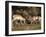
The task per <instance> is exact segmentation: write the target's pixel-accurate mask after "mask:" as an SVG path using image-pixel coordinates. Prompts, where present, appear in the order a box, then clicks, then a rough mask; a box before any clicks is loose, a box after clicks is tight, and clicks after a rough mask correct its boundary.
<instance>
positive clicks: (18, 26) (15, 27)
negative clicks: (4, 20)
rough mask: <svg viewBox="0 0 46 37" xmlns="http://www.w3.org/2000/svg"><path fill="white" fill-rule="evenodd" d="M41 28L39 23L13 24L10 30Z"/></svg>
mask: <svg viewBox="0 0 46 37" xmlns="http://www.w3.org/2000/svg"><path fill="white" fill-rule="evenodd" d="M38 29H41V25H40V24H26V25H13V26H12V31H22V30H38Z"/></svg>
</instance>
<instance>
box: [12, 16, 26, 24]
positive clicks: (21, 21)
mask: <svg viewBox="0 0 46 37" xmlns="http://www.w3.org/2000/svg"><path fill="white" fill-rule="evenodd" d="M13 22H14V23H15V24H24V23H25V18H23V17H22V16H21V15H13Z"/></svg>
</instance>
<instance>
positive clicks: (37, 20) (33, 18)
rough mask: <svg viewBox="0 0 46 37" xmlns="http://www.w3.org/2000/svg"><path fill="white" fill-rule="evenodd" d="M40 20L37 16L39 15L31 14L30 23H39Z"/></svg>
mask: <svg viewBox="0 0 46 37" xmlns="http://www.w3.org/2000/svg"><path fill="white" fill-rule="evenodd" d="M40 21H41V17H39V16H33V17H32V21H31V24H32V23H35V24H37V23H40Z"/></svg>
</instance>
